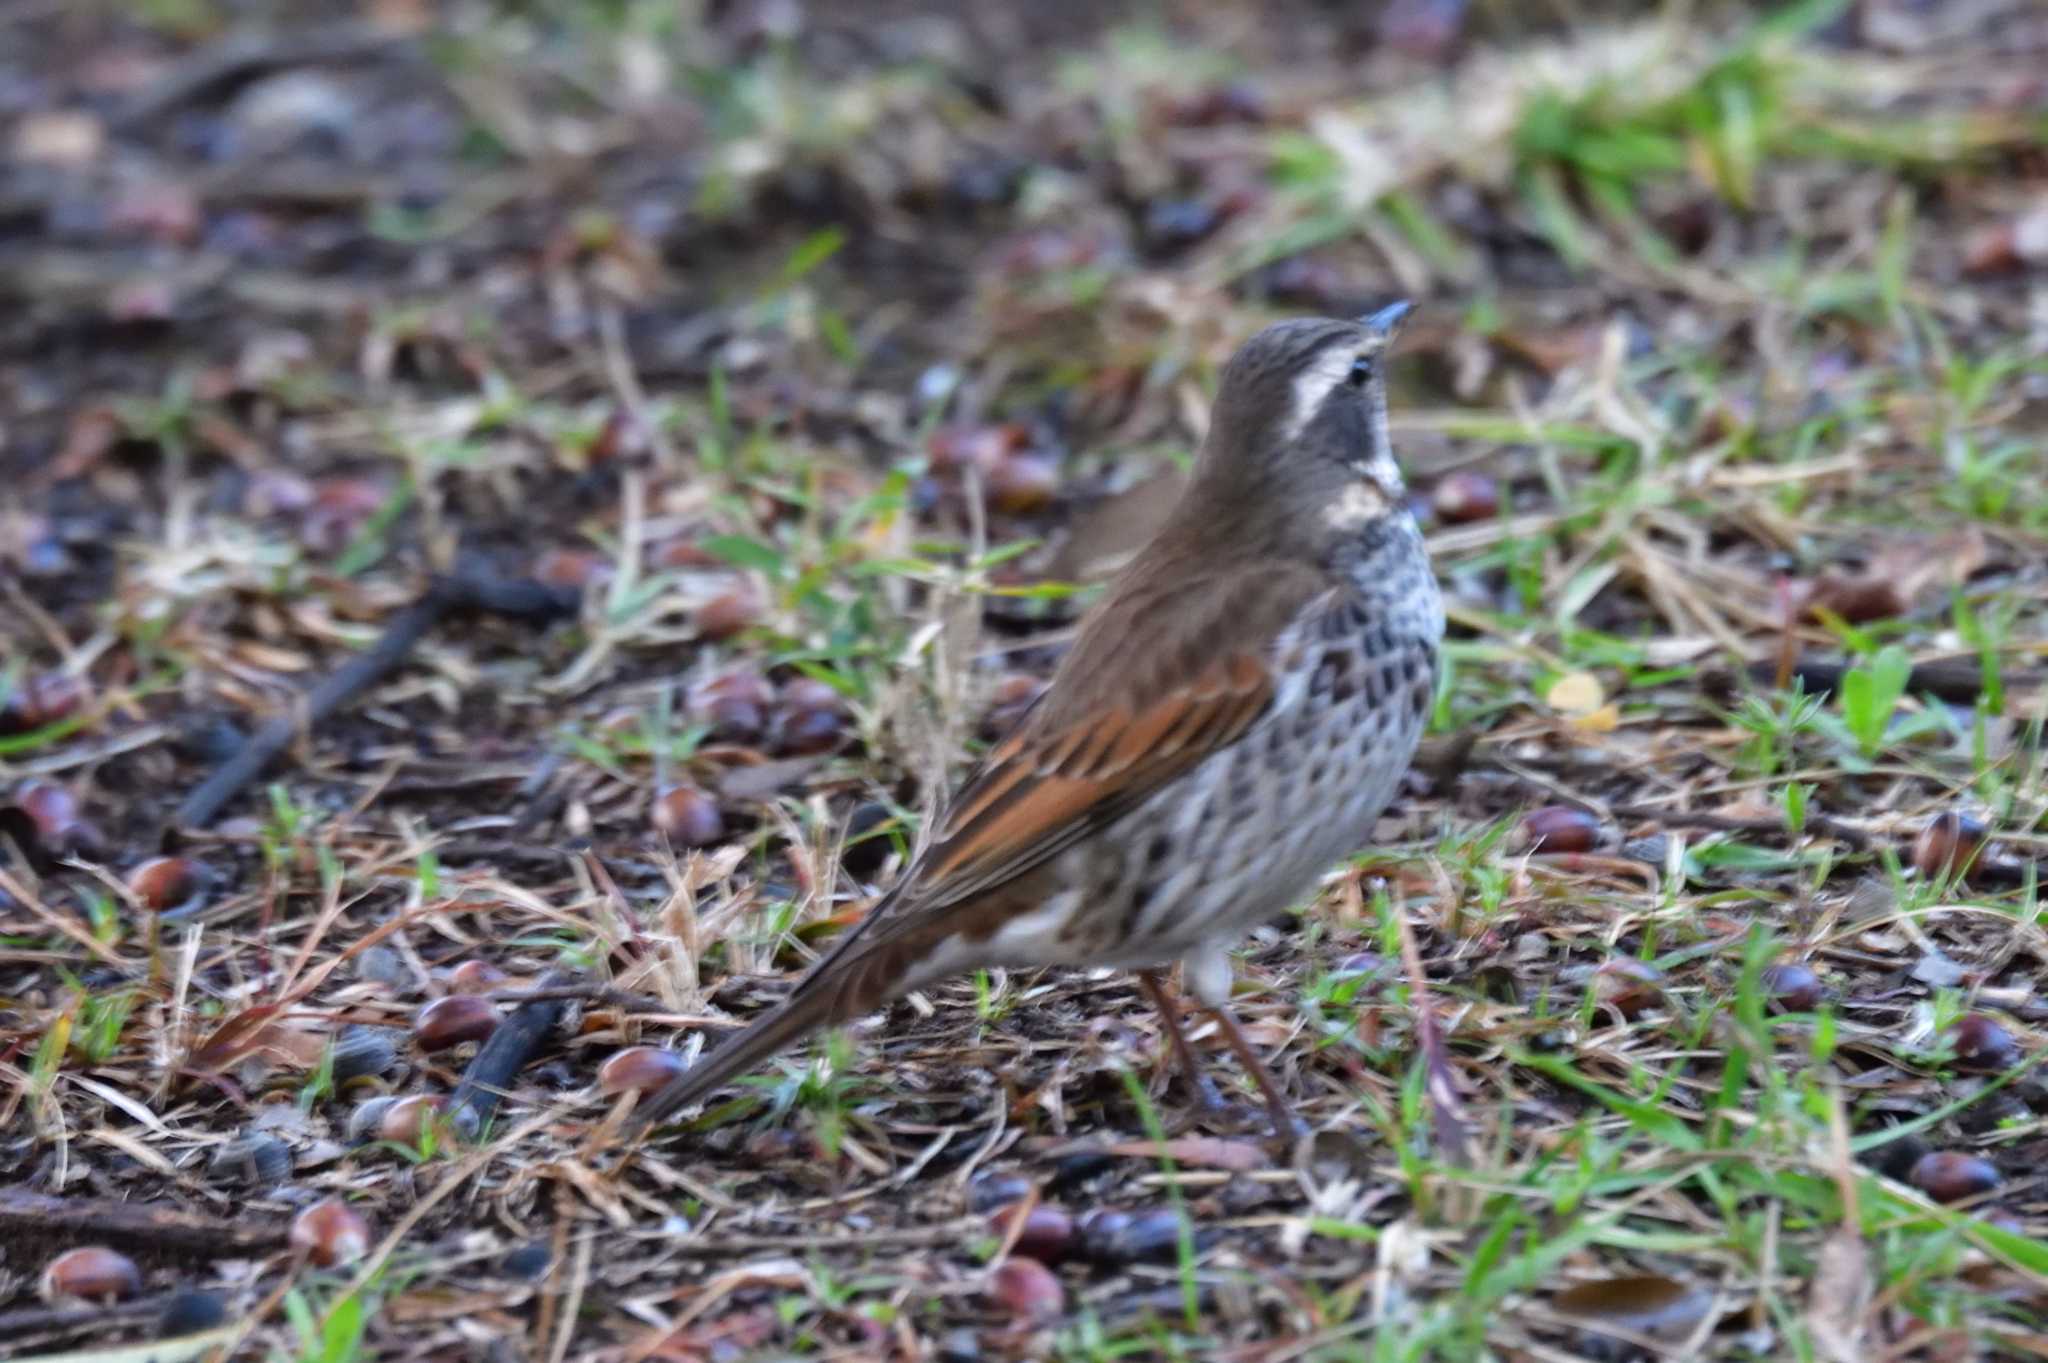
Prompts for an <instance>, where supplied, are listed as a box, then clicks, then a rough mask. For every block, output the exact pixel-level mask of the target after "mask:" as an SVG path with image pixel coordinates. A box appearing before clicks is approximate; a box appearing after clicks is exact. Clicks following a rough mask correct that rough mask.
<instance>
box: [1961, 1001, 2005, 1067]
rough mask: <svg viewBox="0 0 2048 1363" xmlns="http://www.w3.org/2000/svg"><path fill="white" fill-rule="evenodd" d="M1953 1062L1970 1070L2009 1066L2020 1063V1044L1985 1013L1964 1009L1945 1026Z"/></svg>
mask: <svg viewBox="0 0 2048 1363" xmlns="http://www.w3.org/2000/svg"><path fill="white" fill-rule="evenodd" d="M1948 1036H1949V1044H1950V1045H1951V1046H1953V1047H1954V1048H1955V1053H1956V1063H1957V1064H1959V1065H1961V1066H1963V1067H1964V1068H1965V1069H1972V1070H1994V1071H1995V1070H2009V1069H2011V1068H2012V1067H2013V1066H2014V1065H2017V1064H2019V1063H2020V1046H2019V1043H2018V1042H2017V1041H2014V1040H2013V1036H2012V1033H2011V1032H2009V1031H2007V1030H2006V1029H2005V1025H2004V1024H2003V1023H2001V1022H1999V1020H1998V1019H1997V1018H1995V1017H1992V1016H1991V1015H1990V1014H1989V1013H1965V1014H1964V1015H1963V1016H1961V1017H1960V1018H1957V1019H1956V1023H1955V1026H1953V1027H1951V1028H1949V1033H1948Z"/></svg>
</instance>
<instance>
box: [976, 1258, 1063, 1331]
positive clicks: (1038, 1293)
mask: <svg viewBox="0 0 2048 1363" xmlns="http://www.w3.org/2000/svg"><path fill="white" fill-rule="evenodd" d="M988 1290H989V1296H990V1297H991V1298H992V1299H993V1300H994V1301H995V1303H996V1304H997V1305H998V1306H1001V1307H1002V1308H1003V1310H1005V1311H1007V1312H1009V1313H1010V1314H1011V1315H1013V1316H1015V1317H1017V1318H1019V1319H1020V1320H1028V1321H1032V1322H1034V1323H1038V1324H1043V1323H1045V1322H1047V1321H1053V1320H1058V1319H1059V1318H1060V1316H1061V1315H1063V1314H1064V1313H1065V1312H1066V1309H1067V1290H1066V1288H1065V1287H1063V1286H1062V1285H1061V1284H1060V1280H1059V1279H1058V1278H1057V1277H1055V1276H1053V1272H1052V1270H1051V1269H1049V1268H1047V1267H1046V1266H1045V1265H1044V1264H1041V1263H1039V1262H1038V1261H1037V1260H1036V1259H1005V1260H1003V1262H1001V1263H999V1264H997V1265H996V1266H995V1270H994V1271H993V1272H992V1273H990V1274H989V1287H988Z"/></svg>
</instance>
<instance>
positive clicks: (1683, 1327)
mask: <svg viewBox="0 0 2048 1363" xmlns="http://www.w3.org/2000/svg"><path fill="white" fill-rule="evenodd" d="M1711 1301H1712V1298H1711V1297H1710V1296H1709V1295H1708V1294H1707V1293H1705V1292H1702V1291H1701V1290H1700V1289H1698V1288H1696V1287H1692V1286H1690V1285H1688V1284H1686V1283H1682V1282H1679V1281H1678V1280H1677V1279H1675V1278H1666V1277H1663V1276H1661V1275H1659V1274H1654V1273H1639V1274H1630V1275H1628V1276H1625V1277H1618V1278H1596V1279H1594V1280H1593V1281H1591V1282H1583V1283H1577V1284H1574V1285H1573V1286H1571V1287H1567V1288H1566V1289H1565V1290H1564V1291H1562V1292H1560V1293H1558V1294H1557V1296H1556V1297H1554V1298H1552V1299H1551V1306H1552V1307H1553V1308H1555V1309H1556V1311H1557V1312H1558V1314H1560V1315H1566V1316H1572V1317H1575V1318H1577V1319H1578V1320H1581V1321H1584V1322H1585V1323H1586V1324H1588V1325H1592V1326H1599V1325H1608V1326H1614V1327H1616V1328H1618V1329H1621V1330H1626V1331H1628V1332H1629V1333H1630V1334H1632V1335H1649V1336H1654V1337H1656V1338H1660V1339H1673V1338H1679V1337H1682V1336H1684V1335H1687V1334H1690V1333H1691V1332H1692V1330H1693V1329H1694V1328H1695V1327H1696V1326H1698V1324H1699V1323H1700V1319H1701V1318H1702V1317H1703V1316H1705V1315H1706V1313H1707V1307H1708V1305H1709V1303H1710V1302H1711Z"/></svg>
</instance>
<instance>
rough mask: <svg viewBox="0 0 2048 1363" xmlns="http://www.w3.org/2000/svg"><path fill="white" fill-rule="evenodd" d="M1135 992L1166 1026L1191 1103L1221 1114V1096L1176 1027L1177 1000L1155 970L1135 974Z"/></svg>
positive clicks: (1183, 1032) (1186, 1037) (1184, 1037)
mask: <svg viewBox="0 0 2048 1363" xmlns="http://www.w3.org/2000/svg"><path fill="white" fill-rule="evenodd" d="M1138 988H1140V989H1142V990H1143V991H1144V992H1145V997H1146V998H1147V999H1149V1000H1151V1002H1152V1006H1153V1007H1154V1008H1157V1009H1158V1010H1159V1020H1160V1021H1161V1022H1163V1023H1165V1024H1166V1035H1167V1038H1168V1039H1169V1040H1171V1041H1172V1043H1173V1057H1174V1059H1175V1060H1177V1061H1179V1062H1180V1068H1181V1073H1182V1074H1185V1075H1186V1076H1187V1080H1188V1086H1189V1087H1191V1088H1192V1089H1194V1091H1195V1101H1196V1103H1198V1104H1199V1105H1200V1106H1201V1107H1202V1108H1203V1109H1204V1110H1205V1111H1207V1112H1211V1113H1214V1112H1218V1111H1221V1110H1222V1109H1223V1108H1224V1107H1225V1106H1227V1104H1225V1103H1224V1101H1223V1095H1222V1094H1220V1093H1218V1092H1217V1091H1216V1084H1215V1082H1214V1081H1213V1080H1211V1079H1210V1078H1209V1076H1208V1074H1207V1073H1206V1072H1204V1071H1203V1069H1202V1060H1201V1057H1200V1056H1198V1055H1196V1054H1195V1048H1194V1047H1193V1046H1192V1045H1190V1044H1189V1042H1188V1034H1187V1030H1186V1029H1185V1028H1183V1027H1182V1026H1181V1025H1180V1000H1179V999H1178V998H1176V997H1175V996H1174V992H1173V990H1172V988H1171V987H1170V986H1168V984H1167V983H1166V980H1165V978H1164V977H1163V976H1161V975H1160V973H1159V972H1158V971H1156V970H1141V971H1139V972H1138Z"/></svg>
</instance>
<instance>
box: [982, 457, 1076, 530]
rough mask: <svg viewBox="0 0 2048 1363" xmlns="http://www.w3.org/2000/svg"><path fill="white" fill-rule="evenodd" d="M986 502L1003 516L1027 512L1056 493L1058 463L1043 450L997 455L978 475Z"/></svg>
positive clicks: (1042, 506) (1049, 501)
mask: <svg viewBox="0 0 2048 1363" xmlns="http://www.w3.org/2000/svg"><path fill="white" fill-rule="evenodd" d="M981 486H982V492H983V495H984V496H986V497H987V498H988V504H989V505H990V506H991V507H993V508H994V509H995V510H997V511H1000V512H1002V513H1003V514H1004V515H1005V516H1029V515H1033V514H1035V513H1037V512H1040V511H1043V510H1045V509H1046V508H1047V507H1049V506H1051V505H1052V503H1053V499H1054V498H1055V497H1057V496H1058V495H1059V490H1060V466H1059V463H1058V462H1057V461H1056V460H1053V459H1049V458H1047V457H1046V456H1044V455H1042V454H1029V453H1024V452H1021V451H1020V452H1018V453H1015V454H1011V455H1009V456H1008V457H1007V458H1003V459H998V460H997V461H996V462H995V463H994V464H993V465H991V466H990V467H989V468H988V469H987V470H986V471H985V472H984V473H983V474H982V477H981Z"/></svg>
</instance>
